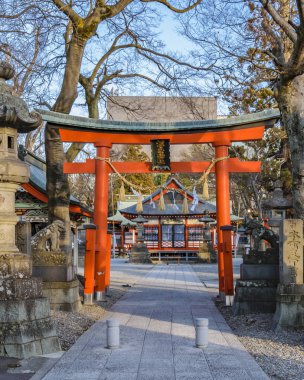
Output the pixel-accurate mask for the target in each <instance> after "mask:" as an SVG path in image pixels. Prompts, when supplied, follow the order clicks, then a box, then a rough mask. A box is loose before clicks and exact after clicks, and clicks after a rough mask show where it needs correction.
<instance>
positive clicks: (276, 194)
mask: <svg viewBox="0 0 304 380" xmlns="http://www.w3.org/2000/svg"><path fill="white" fill-rule="evenodd" d="M262 207H263V208H264V209H266V210H267V209H268V210H286V209H289V208H292V207H293V205H292V199H291V197H284V196H283V190H282V182H281V181H280V180H277V181H276V182H275V184H274V190H273V192H272V193H271V195H270V196H269V197H268V198H267V199H265V200H264V202H262Z"/></svg>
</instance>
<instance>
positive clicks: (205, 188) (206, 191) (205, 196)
mask: <svg viewBox="0 0 304 380" xmlns="http://www.w3.org/2000/svg"><path fill="white" fill-rule="evenodd" d="M203 199H209V188H208V178H207V176H206V177H205V178H204V179H203Z"/></svg>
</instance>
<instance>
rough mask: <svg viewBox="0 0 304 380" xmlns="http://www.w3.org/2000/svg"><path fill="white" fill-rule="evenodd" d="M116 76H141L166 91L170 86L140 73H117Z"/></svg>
mask: <svg viewBox="0 0 304 380" xmlns="http://www.w3.org/2000/svg"><path fill="white" fill-rule="evenodd" d="M116 78H142V79H144V80H146V81H148V82H151V83H152V84H154V85H155V86H157V87H159V88H162V89H164V90H166V91H169V90H170V88H169V87H167V86H165V85H163V84H161V83H158V82H157V81H156V80H154V79H152V78H150V77H148V76H146V75H142V74H118V75H117V76H116Z"/></svg>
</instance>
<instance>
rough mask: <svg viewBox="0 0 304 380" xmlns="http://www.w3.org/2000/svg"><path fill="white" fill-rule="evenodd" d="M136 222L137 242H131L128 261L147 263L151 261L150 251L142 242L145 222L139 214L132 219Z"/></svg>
mask: <svg viewBox="0 0 304 380" xmlns="http://www.w3.org/2000/svg"><path fill="white" fill-rule="evenodd" d="M132 222H135V223H136V224H137V233H138V235H137V242H136V243H135V244H133V247H132V249H131V252H130V259H129V262H130V263H141V264H145V263H147V264H149V263H151V262H152V261H151V258H150V253H149V251H148V248H147V246H146V244H145V243H144V223H146V222H147V219H145V218H144V217H143V216H142V215H141V214H139V216H138V217H137V218H135V219H133V220H132Z"/></svg>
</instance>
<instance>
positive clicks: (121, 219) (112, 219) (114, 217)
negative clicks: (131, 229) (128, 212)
mask: <svg viewBox="0 0 304 380" xmlns="http://www.w3.org/2000/svg"><path fill="white" fill-rule="evenodd" d="M107 220H108V222H114V223H115V222H116V223H121V224H122V225H130V226H135V225H136V223H134V222H132V221H131V220H129V219H127V218H125V217H124V216H123V215H122V214H121V213H120V212H119V211H118V210H117V211H116V213H115V214H114V215H112V216H110V217H109V218H108V219H107Z"/></svg>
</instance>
